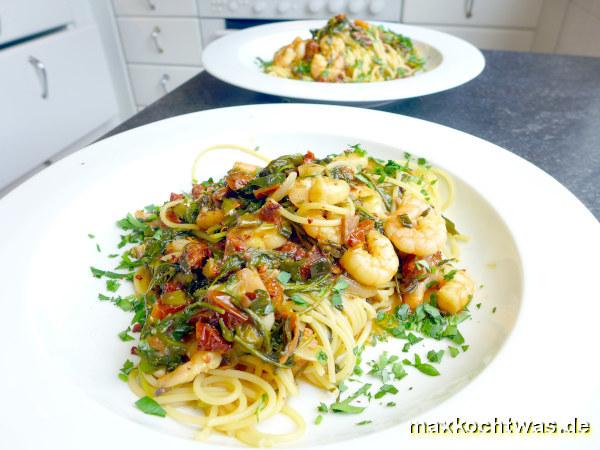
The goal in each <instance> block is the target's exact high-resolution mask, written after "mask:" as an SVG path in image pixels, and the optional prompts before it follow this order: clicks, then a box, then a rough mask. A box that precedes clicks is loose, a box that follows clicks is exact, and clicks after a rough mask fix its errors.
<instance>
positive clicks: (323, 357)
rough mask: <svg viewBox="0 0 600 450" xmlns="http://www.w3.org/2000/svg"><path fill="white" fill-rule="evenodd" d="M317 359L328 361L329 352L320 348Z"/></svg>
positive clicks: (322, 362)
mask: <svg viewBox="0 0 600 450" xmlns="http://www.w3.org/2000/svg"><path fill="white" fill-rule="evenodd" d="M317 361H319V362H320V363H321V364H325V363H327V353H325V352H324V351H323V350H319V351H318V352H317Z"/></svg>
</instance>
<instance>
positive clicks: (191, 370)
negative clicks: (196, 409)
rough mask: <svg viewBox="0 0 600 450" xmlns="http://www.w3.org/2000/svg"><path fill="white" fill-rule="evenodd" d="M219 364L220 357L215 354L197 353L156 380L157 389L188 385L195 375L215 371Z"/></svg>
mask: <svg viewBox="0 0 600 450" xmlns="http://www.w3.org/2000/svg"><path fill="white" fill-rule="evenodd" d="M220 364H221V355H220V354H219V353H216V352H204V351H198V352H196V353H194V354H193V355H192V357H191V358H190V360H189V361H188V362H186V363H185V364H182V365H180V366H179V367H177V369H175V370H174V371H173V372H169V373H167V374H165V375H163V376H161V377H160V378H158V379H157V380H156V381H157V386H158V387H159V388H170V387H173V386H177V385H179V384H183V383H189V382H190V381H192V380H193V379H194V378H196V376H197V375H199V374H201V373H204V372H208V371H209V370H212V369H216V368H217V367H219V365H220Z"/></svg>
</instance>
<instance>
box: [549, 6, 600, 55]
mask: <svg viewBox="0 0 600 450" xmlns="http://www.w3.org/2000/svg"><path fill="white" fill-rule="evenodd" d="M556 52H557V53H569V54H572V55H585V56H600V19H598V18H596V17H594V16H592V15H591V14H590V13H589V12H587V11H585V10H584V9H582V8H580V7H579V6H577V5H576V4H575V3H571V4H570V5H569V8H568V10H567V15H566V17H565V21H564V24H563V29H562V32H561V35H560V38H559V40H558V45H557V47H556Z"/></svg>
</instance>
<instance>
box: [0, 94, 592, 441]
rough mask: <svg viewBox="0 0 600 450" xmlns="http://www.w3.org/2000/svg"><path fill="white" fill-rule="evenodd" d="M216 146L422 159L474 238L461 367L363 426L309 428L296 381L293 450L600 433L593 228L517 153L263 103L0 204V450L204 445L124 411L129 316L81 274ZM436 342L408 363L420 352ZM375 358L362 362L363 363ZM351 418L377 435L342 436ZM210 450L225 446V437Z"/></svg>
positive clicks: (154, 138) (183, 119)
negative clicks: (302, 425)
mask: <svg viewBox="0 0 600 450" xmlns="http://www.w3.org/2000/svg"><path fill="white" fill-rule="evenodd" d="M227 142H231V143H238V144H243V145H248V146H250V147H254V146H257V145H258V146H260V148H261V151H262V152H265V153H266V154H268V155H273V156H274V155H278V154H282V153H287V152H293V151H300V152H302V151H305V150H307V149H311V150H313V151H314V152H315V153H317V154H321V155H323V154H326V153H329V152H337V151H340V150H341V149H343V148H344V147H345V146H346V145H347V144H354V143H357V142H360V143H362V144H363V145H364V146H365V147H366V148H367V149H368V150H370V151H371V152H372V153H373V154H374V155H376V156H379V157H382V158H393V157H396V158H397V157H398V156H399V152H401V151H404V150H407V151H410V152H413V153H415V154H419V155H422V156H424V157H426V158H428V159H430V160H431V161H432V162H433V163H434V164H436V165H438V166H440V167H443V168H445V169H446V170H448V171H449V172H450V173H451V174H453V175H454V176H455V178H456V181H457V200H456V204H455V205H454V206H453V208H452V210H450V211H449V212H448V214H449V216H450V217H452V218H453V219H455V220H456V222H457V224H458V227H459V229H460V230H461V231H463V232H464V233H467V234H469V235H470V236H471V241H470V242H469V243H468V244H467V245H466V246H465V247H464V249H463V253H464V261H463V264H464V265H465V266H466V267H468V268H469V269H470V270H471V271H472V273H473V275H474V276H475V278H476V279H477V280H478V282H479V283H481V284H483V285H484V287H483V288H481V289H479V290H478V292H477V295H476V297H475V300H474V302H473V303H474V304H475V303H479V302H481V303H482V306H481V309H477V308H476V307H471V310H472V312H473V320H471V321H468V322H466V323H465V324H464V334H465V336H466V338H467V341H468V342H469V344H470V345H471V348H470V349H469V350H468V351H467V352H466V353H461V355H460V356H459V357H457V358H456V359H451V358H449V357H448V355H446V357H445V360H444V361H443V363H442V365H441V366H440V370H441V372H442V375H441V376H440V377H435V378H433V377H431V378H430V377H426V376H424V375H421V374H419V373H415V372H413V371H411V373H410V374H409V376H408V377H407V378H405V379H404V380H402V381H401V382H400V383H399V384H398V387H399V388H400V393H399V394H398V395H397V396H396V398H395V399H394V400H395V401H396V402H397V404H398V406H397V407H395V408H386V407H383V406H380V405H379V404H378V403H377V402H373V404H372V406H371V407H370V408H369V410H368V411H367V412H366V413H364V414H363V415H362V416H358V417H355V416H337V417H331V416H330V415H327V417H326V418H325V420H324V422H323V424H321V425H320V426H315V425H313V424H312V421H313V419H314V417H315V416H316V410H315V406H316V404H317V403H318V402H319V401H321V400H326V399H327V395H326V394H324V393H322V392H319V391H317V390H315V389H312V388H310V386H307V385H305V384H303V385H302V386H301V393H302V395H300V396H299V397H296V398H293V399H292V404H293V405H294V407H296V408H298V409H299V410H300V411H301V412H302V413H303V415H304V416H305V418H306V420H307V422H308V424H309V430H308V433H307V434H306V437H305V439H304V440H303V441H300V442H298V443H297V444H296V446H306V447H309V446H313V445H316V444H323V445H326V446H329V447H331V448H340V449H341V448H344V449H363V448H365V447H366V446H370V447H371V448H387V447H388V446H389V445H391V444H390V443H391V442H394V447H395V448H403V447H407V446H410V447H411V448H427V447H430V446H431V445H443V446H444V448H460V449H464V448H475V447H477V448H479V447H480V446H481V441H480V440H479V439H459V440H457V439H451V438H447V439H446V438H444V439H443V442H440V438H439V437H437V438H436V437H433V438H431V437H430V438H425V437H423V438H418V439H417V438H415V436H414V435H411V434H410V427H409V424H410V422H412V421H419V422H421V421H427V422H431V421H448V420H454V419H455V418H457V417H458V418H462V419H465V420H467V421H487V420H492V421H493V420H494V418H495V417H497V418H499V420H505V421H508V419H509V418H514V419H519V420H529V419H533V420H538V421H541V420H547V421H553V420H556V421H563V422H566V421H568V420H572V419H573V418H575V417H577V418H579V420H580V421H589V422H591V423H592V425H593V426H594V425H596V426H597V424H598V423H600V422H599V421H600V377H598V370H599V369H600V367H599V363H598V359H597V358H596V357H595V355H596V353H597V349H596V346H597V343H598V339H597V318H598V317H599V314H600V307H599V305H600V302H599V301H598V300H600V299H599V296H598V292H597V288H596V287H595V280H596V278H597V262H596V260H597V255H598V253H599V252H600V226H599V224H598V222H597V221H596V220H595V219H594V218H593V216H592V215H591V214H590V213H589V212H588V211H587V210H586V209H585V208H584V207H583V206H582V205H581V203H580V202H579V201H578V200H577V199H576V198H575V197H574V196H573V195H572V194H570V193H569V192H568V191H567V190H566V189H564V188H563V187H562V186H561V185H560V184H559V183H557V182H556V181H555V180H553V179H552V178H551V177H549V176H548V175H546V174H545V173H543V172H542V171H541V170H539V169H537V168H536V167H534V166H532V165H531V164H529V163H527V162H525V161H524V160H522V159H520V158H518V157H517V156H515V155H513V154H511V153H509V152H507V151H504V150H502V149H500V148H498V147H496V146H494V145H493V144H490V143H487V142H485V141H482V140H480V139H477V138H475V137H473V136H469V135H467V134H464V133H461V132H459V131H456V130H452V129H449V128H445V127H442V126H439V125H435V124H432V123H429V122H425V121H421V120H417V119H413V118H409V117H404V116H397V115H392V114H388V113H383V112H377V111H368V110H362V109H354V108H346V107H331V106H315V105H262V106H246V107H236V108H225V109H219V110H212V111H206V112H200V113H194V114H189V115H185V116H179V117H175V118H172V119H168V120H165V121H161V122H157V123H153V124H150V125H147V126H144V127H141V128H138V129H134V130H131V131H128V132H126V133H123V134H120V135H117V136H114V137H112V138H109V139H107V140H104V141H101V142H99V143H97V144H94V145H92V146H90V147H88V148H87V149H84V150H82V151H80V152H78V153H76V154H74V155H72V156H70V157H68V158H66V159H64V160H62V161H60V162H59V163H57V164H55V165H53V166H51V167H50V168H48V169H46V170H44V171H43V172H41V173H40V174H38V175H37V176H35V177H34V178H33V179H31V180H30V181H28V182H27V183H25V184H23V185H22V186H21V187H19V188H17V189H16V190H15V191H14V192H12V193H11V194H9V195H8V196H7V197H5V198H4V199H2V201H0V217H2V220H1V221H0V236H2V245H1V247H0V273H2V283H1V284H0V302H1V306H2V309H1V310H2V312H3V317H2V326H1V327H0V342H2V353H1V356H2V357H1V358H0V374H1V375H0V379H1V380H2V386H3V387H4V391H3V395H2V408H0V436H2V443H3V447H4V446H5V447H6V448H11V449H18V448H27V449H33V448H61V449H65V450H67V449H81V448H87V449H103V450H105V449H106V448H143V449H165V448H178V449H196V448H205V447H204V446H205V445H206V444H201V443H198V442H193V441H192V440H191V439H190V436H191V435H192V432H191V431H190V430H189V429H186V428H184V427H181V426H178V425H176V424H174V423H173V422H172V421H170V420H166V419H159V418H155V417H151V416H145V415H143V414H142V413H140V412H139V411H137V410H136V409H135V408H134V407H133V405H132V403H133V401H134V400H135V399H134V397H133V395H132V394H131V393H130V392H129V390H128V388H127V387H126V385H125V384H124V383H122V382H121V381H119V380H118V379H117V377H116V372H117V370H118V368H119V367H120V365H121V363H122V362H123V360H124V359H125V358H126V357H127V356H128V346H127V345H126V344H123V343H121V342H120V341H119V340H118V339H117V338H116V333H117V332H119V331H120V330H122V329H124V328H125V327H126V325H127V323H128V320H129V318H128V317H127V316H126V315H125V314H123V313H122V312H121V311H119V310H117V309H116V308H114V307H113V306H111V305H109V304H105V303H100V302H98V300H97V298H96V295H97V292H98V291H99V290H101V288H102V286H103V282H101V281H100V280H96V279H93V278H92V277H91V276H90V272H89V266H90V265H96V266H100V267H105V268H106V267H112V266H113V265H114V260H111V259H109V258H107V256H106V255H107V254H109V253H111V252H112V248H114V244H115V242H116V241H117V239H118V230H117V229H116V227H115V225H114V221H115V219H117V218H119V217H122V216H123V215H125V214H126V213H127V212H129V211H132V210H134V209H136V208H138V207H140V206H143V205H146V204H148V203H151V202H156V203H158V202H161V201H162V200H164V199H165V198H167V197H168V194H169V193H170V192H171V191H175V192H177V191H179V190H182V189H188V188H189V180H190V166H191V163H192V161H193V159H194V156H195V155H196V153H197V152H198V150H199V149H201V148H203V147H205V146H207V145H212V144H215V143H227ZM239 157H240V155H238V154H237V153H234V152H233V151H232V153H231V154H227V153H217V154H213V156H212V158H211V159H207V160H206V162H205V163H203V164H202V170H203V171H204V174H205V175H206V176H216V177H218V176H220V175H222V174H223V170H224V169H225V168H226V167H228V166H230V165H231V163H232V161H233V160H234V159H238V158H239ZM88 233H94V234H95V235H96V239H93V240H91V239H89V238H88ZM96 243H99V245H100V247H101V249H102V253H99V252H97V250H96V247H95V245H96ZM489 263H494V264H495V268H490V267H489V266H488V264H489ZM494 307H496V308H497V311H496V313H495V314H492V312H491V311H492V308H494ZM402 342H403V341H390V342H389V343H388V344H387V349H388V350H390V351H391V352H393V353H395V354H400V355H401V356H402V353H401V351H400V348H401V345H402ZM432 346H434V345H433V344H430V343H429V342H427V343H426V344H425V343H424V344H423V345H419V346H417V347H416V350H417V351H418V352H419V353H420V354H421V355H422V356H424V353H425V351H426V350H427V349H429V348H432ZM445 346H446V344H443V346H442V348H445ZM384 348H386V347H385V346H384V347H380V346H378V347H376V348H375V349H371V350H369V354H368V355H367V357H366V359H370V358H372V357H374V356H376V355H377V354H378V353H379V352H380V351H381V350H383V349H384ZM411 354H412V352H411ZM408 370H411V369H410V368H408ZM409 388H412V390H409ZM384 400H386V401H388V397H386V398H384ZM363 419H371V420H373V423H372V424H371V425H369V426H360V427H359V426H356V425H354V424H355V423H356V422H358V421H359V420H363ZM282 426H285V425H282ZM598 436H599V435H598V433H595V434H593V435H592V437H578V438H570V439H568V441H567V440H565V439H564V438H563V439H561V438H560V437H559V438H558V439H557V438H556V437H555V438H542V439H535V438H531V437H529V438H523V437H521V438H518V437H511V438H507V437H504V438H498V439H496V440H494V439H486V441H485V445H486V448H487V447H490V448H494V447H500V446H502V444H503V443H504V444H506V442H507V441H506V440H507V439H510V443H511V445H514V446H519V445H523V446H524V447H525V446H526V447H527V448H533V447H536V446H537V447H540V448H551V447H553V446H562V445H569V446H570V447H577V446H579V447H582V448H584V447H587V448H589V447H593V445H597V444H598ZM432 439H433V440H432ZM214 443H223V444H227V445H237V444H236V443H235V442H233V441H231V440H228V439H226V438H223V437H220V436H215V439H214V440H212V441H211V444H214ZM596 448H597V447H596Z"/></svg>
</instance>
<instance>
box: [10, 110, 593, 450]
mask: <svg viewBox="0 0 600 450" xmlns="http://www.w3.org/2000/svg"><path fill="white" fill-rule="evenodd" d="M286 108H291V109H298V110H299V111H300V110H301V109H305V110H306V111H310V109H311V108H320V109H325V108H327V109H329V108H341V109H345V110H349V111H348V113H350V112H352V113H354V114H366V115H369V114H374V116H373V117H375V115H379V116H380V117H382V118H383V117H396V116H398V117H401V119H400V121H403V120H407V121H408V122H411V121H414V123H423V124H424V125H426V126H433V127H434V128H440V129H446V132H450V133H454V134H457V135H462V136H463V138H464V137H466V138H467V139H473V140H475V141H478V144H479V145H485V146H486V147H489V148H494V149H495V150H494V151H499V152H500V153H499V154H502V155H504V156H506V157H509V158H516V159H515V161H516V160H518V161H519V163H520V165H521V166H523V167H527V170H528V171H531V170H532V169H533V170H534V172H536V173H537V175H536V176H537V177H541V179H542V180H545V182H546V183H550V184H551V185H554V187H555V188H558V189H560V190H562V191H563V192H565V193H566V194H568V195H567V197H568V198H569V208H572V209H573V211H575V213H576V214H578V215H579V218H580V219H582V220H586V221H587V222H589V223H588V224H587V225H591V224H593V226H594V229H595V230H596V231H600V223H598V221H597V220H596V219H595V218H594V216H593V215H592V213H591V212H590V211H589V210H588V209H587V208H586V207H585V206H584V205H583V203H581V201H580V200H579V199H578V198H577V197H576V196H575V195H574V194H572V193H571V192H570V191H569V190H568V189H567V188H565V187H564V186H563V185H561V184H560V183H559V182H558V181H557V180H555V179H554V178H552V177H551V176H550V175H548V174H547V173H545V172H544V171H543V170H542V169H540V168H538V167H537V166H535V165H533V164H532V163H530V162H528V161H527V160H525V159H523V158H521V157H520V156H518V155H516V154H514V153H512V152H509V151H508V150H505V149H503V148H501V147H499V146H497V145H495V144H492V143H490V142H488V141H485V140H483V139H480V138H478V137H475V136H472V135H469V134H467V133H464V132H462V131H459V130H455V129H452V128H450V127H447V126H444V125H439V124H435V123H433V122H429V121H425V120H423V119H417V118H413V117H409V116H400V115H397V114H393V113H386V112H382V111H370V110H362V109H358V108H348V107H332V106H326V105H289V104H284V105H282V104H266V105H247V106H237V107H228V108H218V109H216V110H208V111H200V112H195V113H189V114H185V115H182V116H175V117H171V118H168V119H164V120H162V121H159V122H154V123H152V124H147V125H144V126H142V127H139V128H136V129H132V130H128V131H125V132H123V133H119V134H117V135H114V136H111V137H109V138H107V139H105V140H103V141H99V142H98V143H96V144H93V145H91V146H89V147H87V148H86V149H84V150H83V151H80V152H77V153H75V154H73V155H70V156H68V157H67V158H65V159H64V160H61V161H59V162H58V163H56V164H55V165H53V166H50V167H49V168H47V169H46V170H44V171H42V172H40V173H39V174H38V175H36V176H34V177H32V179H30V180H28V181H27V182H25V183H24V184H23V185H21V186H19V187H17V188H16V189H15V190H13V191H11V192H10V193H9V194H8V195H7V196H6V197H4V198H2V199H0V211H2V212H10V211H9V210H8V208H9V206H10V205H11V204H13V205H14V204H15V203H18V201H19V197H23V196H26V195H28V192H27V191H28V190H29V191H31V190H35V188H36V184H39V183H42V182H43V180H44V179H49V178H51V176H52V175H54V173H55V172H57V173H59V172H60V170H62V167H63V166H64V167H65V168H66V167H67V166H68V165H69V164H71V163H75V162H76V161H77V162H78V161H79V160H80V159H81V158H82V157H84V156H85V155H87V154H91V152H93V151H95V149H96V147H98V146H99V144H102V143H104V144H103V145H107V144H106V142H109V141H110V142H116V141H118V140H119V139H123V135H124V134H126V133H131V134H132V135H133V134H135V132H139V130H140V129H142V128H150V127H157V124H158V123H161V122H162V123H163V124H164V123H165V122H167V121H172V122H175V121H177V120H181V118H182V117H184V116H198V115H201V114H210V113H212V112H213V111H220V112H219V114H226V113H228V112H231V111H232V110H234V109H236V110H247V111H252V110H253V109H264V110H265V111H268V110H269V109H275V110H282V109H286ZM359 111H361V112H360V113H359ZM119 136H120V137H121V138H119ZM399 147H400V148H401V144H400V145H399ZM523 163H524V164H523ZM29 195H32V193H31V192H30V193H29ZM492 206H494V205H493V204H492ZM500 216H501V217H502V215H500ZM590 219H591V221H590ZM508 228H509V230H510V227H508ZM0 229H2V227H1V226H0ZM599 234H600V233H599ZM515 242H519V241H518V239H517V238H515ZM518 249H519V247H518ZM3 252H4V250H3V249H2V250H0V254H2V253H3ZM522 258H523V257H522ZM523 262H524V266H525V258H523ZM523 290H524V294H523V297H524V298H526V295H527V290H528V282H527V280H523ZM524 301H525V300H523V302H524ZM519 320H520V317H517V322H515V324H514V329H516V328H517V326H518V323H519ZM3 332H4V330H2V331H0V334H3ZM511 340H514V330H513V332H512V333H510V334H509V336H508V337H507V339H506V340H505V342H504V343H503V345H502V346H501V347H500V349H499V350H498V352H497V354H496V356H495V358H494V360H493V361H492V362H491V363H490V365H489V367H488V368H487V369H486V370H484V371H482V372H481V373H480V374H479V375H478V376H477V378H476V379H475V380H472V381H471V382H470V383H469V385H468V386H466V387H465V388H464V389H462V390H461V391H460V392H459V393H457V394H456V395H454V396H452V397H451V398H450V399H448V400H446V401H444V402H442V404H441V405H447V404H448V403H449V402H450V400H452V399H454V398H456V397H458V396H461V394H463V393H464V392H465V391H466V390H469V389H470V388H471V387H472V386H474V385H475V384H481V383H482V382H483V381H482V378H484V375H486V374H487V373H488V372H489V371H490V368H491V367H492V366H493V365H498V362H499V361H500V358H501V356H502V355H504V354H505V352H506V349H507V347H508V344H509V343H510V342H511ZM511 347H512V345H511ZM504 356H506V355H504ZM1 365H2V363H0V366H1ZM485 378H489V377H485ZM439 408H440V406H436V407H434V411H435V410H438V409H439ZM2 415H4V413H3V414H2ZM423 415H424V416H427V417H430V416H431V411H428V412H426V413H424V414H423ZM423 415H419V416H417V417H415V420H417V419H420V418H421V417H422V416H423ZM107 420H109V418H107ZM113 422H114V421H113ZM399 427H400V425H396V426H393V427H390V428H388V429H386V430H383V431H380V432H378V433H375V434H368V437H370V438H371V439H377V440H379V439H380V437H381V439H382V442H383V439H385V438H386V437H388V438H389V437H391V436H392V433H393V432H394V431H398V430H399ZM125 428H127V427H125ZM145 431H146V432H147V433H148V435H150V436H152V437H153V438H155V439H157V442H159V441H160V442H172V439H173V438H172V436H168V439H167V440H165V439H159V438H158V436H159V435H160V433H158V432H153V433H151V432H149V430H145ZM149 441H150V439H149ZM359 442H362V443H364V442H365V441H364V438H361V439H357V440H356V442H354V441H352V446H353V448H354V446H355V445H356V448H360V447H359V445H360V444H359ZM411 442H412V441H411ZM543 442H545V441H543ZM543 442H542V443H543ZM349 443H350V442H349V441H344V442H343V443H341V444H339V445H340V447H341V445H346V446H347V445H348V444H349ZM415 443H416V444H417V445H416V447H419V445H418V443H417V442H416V441H415ZM445 443H447V444H452V443H451V441H445ZM472 443H473V444H477V445H479V444H480V442H479V441H477V440H472ZM178 444H179V445H181V446H186V444H184V443H181V440H179V442H178ZM190 444H193V445H194V447H192V446H191V445H190V446H189V448H197V447H196V446H197V445H198V444H197V443H193V442H191V443H190ZM459 444H460V446H464V445H465V440H460V442H459ZM525 444H527V445H529V444H530V441H528V442H525ZM337 445H338V444H329V445H327V447H329V448H333V447H336V446H337ZM468 445H470V444H469V443H468V442H467V446H468ZM451 446H452V445H451ZM456 447H458V445H457V446H456ZM157 448H158V445H157Z"/></svg>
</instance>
